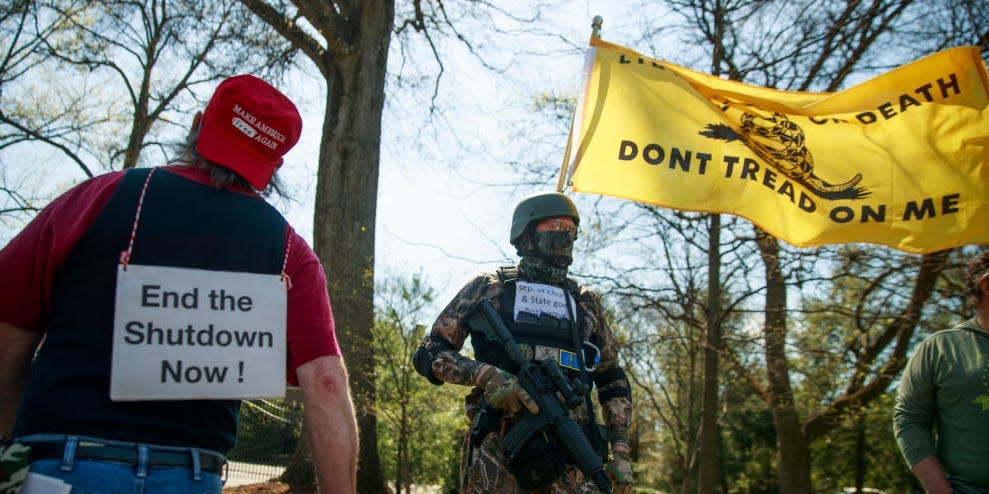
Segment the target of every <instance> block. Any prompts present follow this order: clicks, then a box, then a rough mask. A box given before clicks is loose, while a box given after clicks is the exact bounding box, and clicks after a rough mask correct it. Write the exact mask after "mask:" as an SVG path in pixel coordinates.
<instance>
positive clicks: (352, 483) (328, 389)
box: [295, 356, 357, 494]
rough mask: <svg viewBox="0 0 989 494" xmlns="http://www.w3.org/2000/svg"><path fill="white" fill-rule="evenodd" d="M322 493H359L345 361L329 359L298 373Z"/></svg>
mask: <svg viewBox="0 0 989 494" xmlns="http://www.w3.org/2000/svg"><path fill="white" fill-rule="evenodd" d="M295 373H296V375H297V376H298V377H299V387H300V388H301V389H302V403H303V405H304V409H303V413H304V416H305V425H306V431H307V433H308V435H309V445H310V447H311V448H312V455H313V464H314V465H315V468H316V478H317V479H318V481H319V486H320V492H322V493H324V494H327V493H341V494H342V493H347V494H353V493H354V492H355V491H356V490H357V419H356V418H355V416H354V405H353V403H351V401H350V388H349V386H348V384H347V369H346V368H345V367H344V363H343V358H342V357H339V356H326V357H319V358H317V359H314V360H311V361H309V362H306V363H305V364H302V365H300V366H299V367H298V368H297V369H296V370H295Z"/></svg>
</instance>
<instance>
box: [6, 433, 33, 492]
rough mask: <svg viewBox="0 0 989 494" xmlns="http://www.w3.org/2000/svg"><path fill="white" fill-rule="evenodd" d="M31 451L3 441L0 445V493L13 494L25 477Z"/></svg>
mask: <svg viewBox="0 0 989 494" xmlns="http://www.w3.org/2000/svg"><path fill="white" fill-rule="evenodd" d="M30 452H31V449H30V448H28V447H27V446H25V445H23V444H20V443H12V442H10V441H9V440H7V439H4V441H3V442H2V443H0V493H2V494H15V493H16V492H18V491H19V490H20V486H21V484H22V483H23V482H24V477H26V476H27V471H28V465H29V459H28V454H29V453H30Z"/></svg>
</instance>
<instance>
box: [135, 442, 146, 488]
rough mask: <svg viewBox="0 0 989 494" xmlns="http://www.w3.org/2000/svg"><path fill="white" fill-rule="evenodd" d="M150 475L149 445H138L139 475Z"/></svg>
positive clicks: (142, 476) (141, 477) (140, 476)
mask: <svg viewBox="0 0 989 494" xmlns="http://www.w3.org/2000/svg"><path fill="white" fill-rule="evenodd" d="M147 476H148V446H147V445H144V444H138V445H137V477H138V478H140V479H143V478H145V477H147Z"/></svg>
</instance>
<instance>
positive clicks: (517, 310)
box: [413, 193, 632, 494]
mask: <svg viewBox="0 0 989 494" xmlns="http://www.w3.org/2000/svg"><path fill="white" fill-rule="evenodd" d="M579 222H580V216H579V215H578V213H577V208H576V207H575V206H574V204H573V202H572V201H570V199H569V198H568V197H566V196H565V195H563V194H559V193H543V194H536V195H533V196H530V197H528V198H526V199H524V200H522V201H521V202H520V203H519V204H518V206H517V207H516V208H515V213H514V215H513V218H512V228H511V237H510V241H511V243H512V245H514V246H515V247H516V249H517V250H518V254H519V256H521V260H520V262H519V263H518V265H515V266H507V267H502V268H499V269H498V271H496V272H493V273H481V274H479V275H478V276H476V277H475V278H474V279H472V280H471V281H470V282H468V283H467V284H466V285H465V286H464V287H463V288H462V289H461V290H460V293H458V294H457V296H456V297H455V298H454V299H453V300H452V301H451V302H450V304H449V305H447V307H446V308H445V309H444V310H443V312H442V313H441V314H440V315H439V317H438V318H437V319H436V322H435V323H434V324H433V328H432V331H431V332H430V334H429V335H428V336H427V337H426V338H425V339H424V340H423V342H422V344H421V346H420V347H419V349H418V350H417V352H416V354H415V356H414V357H413V360H414V364H415V368H416V370H417V371H418V372H419V373H420V374H422V375H423V376H425V377H427V378H428V379H429V380H430V382H432V383H433V384H437V385H439V384H442V383H444V382H446V383H451V384H461V385H466V386H473V389H472V390H471V391H470V393H469V394H468V395H467V397H466V412H467V417H468V418H469V419H470V420H471V429H470V432H469V433H468V436H467V437H466V438H465V440H464V447H463V450H462V454H461V463H460V472H461V490H460V492H461V493H463V494H481V493H484V494H513V493H523V492H538V493H547V494H548V493H552V494H563V493H573V494H576V493H582V494H583V493H588V494H589V493H599V492H601V491H600V490H599V488H598V487H597V486H596V485H595V483H594V482H592V481H591V479H590V478H585V475H584V474H583V473H582V472H581V470H580V469H579V468H577V466H576V465H575V464H574V462H573V461H572V459H571V458H569V457H568V456H567V455H566V453H564V451H565V448H562V447H561V446H560V444H559V442H558V440H557V439H556V438H555V437H554V436H553V433H552V430H551V429H547V430H545V431H544V432H543V433H539V434H535V435H534V436H533V438H532V439H531V440H529V441H528V442H527V443H525V446H524V447H523V449H522V451H521V452H520V453H519V454H518V455H516V457H515V458H513V459H511V461H509V459H508V458H506V452H505V450H504V448H503V446H502V444H501V440H500V439H501V438H502V437H504V435H505V434H506V433H508V432H509V431H510V430H511V429H512V427H513V426H514V425H515V424H516V423H517V422H518V420H519V419H520V418H522V417H524V416H525V415H526V414H530V413H531V414H536V413H539V409H538V406H537V405H536V403H535V402H533V400H532V399H531V397H530V396H529V395H528V394H527V393H526V391H525V390H524V389H523V388H522V387H521V386H520V384H519V381H518V379H517V378H516V376H515V375H514V373H515V372H517V371H518V369H519V366H518V364H516V363H514V362H512V361H511V360H510V359H509V358H508V357H507V355H506V352H505V351H504V350H503V347H502V346H501V344H500V343H499V341H497V340H494V339H492V338H490V337H489V336H488V335H486V334H485V333H483V332H481V331H480V330H479V329H478V328H473V327H471V326H470V324H468V323H467V317H468V316H469V315H470V314H471V313H472V312H473V311H474V310H475V309H477V307H478V305H479V304H480V303H481V302H483V301H485V300H490V301H491V303H492V305H493V306H494V307H495V309H497V312H498V315H499V316H500V317H501V319H502V320H503V321H504V323H505V325H506V326H507V328H508V329H509V331H510V332H511V334H512V336H513V337H514V338H515V340H516V341H517V342H518V344H519V347H520V348H521V350H522V352H523V354H524V355H525V357H526V358H529V359H531V360H532V361H534V362H538V361H541V360H543V359H554V360H556V361H557V363H558V364H559V366H560V368H562V369H563V370H564V371H565V373H566V374H567V377H569V378H571V379H580V380H582V381H583V382H584V383H585V385H586V389H587V393H586V394H585V396H584V397H583V400H582V401H583V403H581V404H579V405H578V406H576V407H574V408H572V409H570V417H571V418H572V419H573V420H574V421H575V422H577V423H578V424H580V425H581V429H582V430H583V431H584V433H585V435H586V436H587V437H588V439H589V442H590V444H591V445H593V446H594V448H595V449H596V450H597V453H598V454H600V455H602V458H603V459H605V460H606V462H607V463H606V464H605V468H604V469H605V471H606V472H607V474H608V477H610V479H611V482H612V489H613V492H615V493H630V492H631V486H632V470H631V464H630V463H629V446H628V427H629V419H630V417H631V413H632V403H631V393H630V388H629V384H628V380H627V379H626V377H625V373H624V371H623V370H622V369H621V368H620V367H619V366H618V355H617V350H616V348H615V337H614V335H613V334H612V332H611V329H610V328H609V327H608V323H607V319H606V318H605V315H604V307H603V306H602V304H601V299H600V297H599V296H598V295H597V294H596V293H594V292H593V291H591V290H588V289H586V288H584V287H581V286H579V285H578V284H577V283H576V282H575V281H573V280H572V279H569V278H567V270H568V267H569V266H570V264H571V263H572V262H573V256H572V249H573V243H574V240H576V238H577V232H578V229H577V225H578V223H579ZM468 336H469V337H470V338H471V344H472V346H473V348H474V353H475V359H471V358H468V357H466V356H464V355H463V354H462V353H461V352H460V350H461V349H462V348H463V346H464V342H465V341H466V339H467V337H468ZM592 384H593V385H596V387H597V397H598V401H599V402H600V403H601V409H602V411H603V419H604V420H603V422H604V424H603V426H600V425H598V423H597V420H595V416H594V415H595V413H594V409H593V408H592V403H591V392H590V390H591V387H592ZM534 466H535V468H534ZM534 470H535V471H534Z"/></svg>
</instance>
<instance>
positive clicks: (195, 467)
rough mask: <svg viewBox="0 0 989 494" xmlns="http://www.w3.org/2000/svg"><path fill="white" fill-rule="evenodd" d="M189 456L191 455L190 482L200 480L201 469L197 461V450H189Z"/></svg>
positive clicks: (201, 477) (201, 475)
mask: <svg viewBox="0 0 989 494" xmlns="http://www.w3.org/2000/svg"><path fill="white" fill-rule="evenodd" d="M189 454H191V455H192V480H196V481H199V480H202V479H203V469H202V464H201V463H200V460H199V450H198V449H196V448H189Z"/></svg>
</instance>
